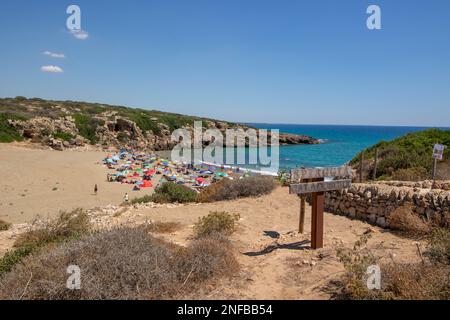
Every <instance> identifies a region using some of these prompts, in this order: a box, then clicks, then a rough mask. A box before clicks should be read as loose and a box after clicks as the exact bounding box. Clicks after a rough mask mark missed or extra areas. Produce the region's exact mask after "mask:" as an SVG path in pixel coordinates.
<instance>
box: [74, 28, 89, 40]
mask: <svg viewBox="0 0 450 320" xmlns="http://www.w3.org/2000/svg"><path fill="white" fill-rule="evenodd" d="M70 33H71V34H72V35H73V36H74V37H75V38H77V39H78V40H86V39H87V38H89V33H87V31H84V30H71V31H70Z"/></svg>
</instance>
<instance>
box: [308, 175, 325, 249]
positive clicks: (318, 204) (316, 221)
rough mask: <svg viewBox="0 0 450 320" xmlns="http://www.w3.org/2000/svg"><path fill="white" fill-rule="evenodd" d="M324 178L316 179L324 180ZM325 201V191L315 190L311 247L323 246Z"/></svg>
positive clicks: (318, 247)
mask: <svg viewBox="0 0 450 320" xmlns="http://www.w3.org/2000/svg"><path fill="white" fill-rule="evenodd" d="M323 180H324V179H323V178H319V179H314V181H323ZM324 203H325V193H324V192H314V193H313V194H312V208H311V248H313V249H320V248H323V208H324Z"/></svg>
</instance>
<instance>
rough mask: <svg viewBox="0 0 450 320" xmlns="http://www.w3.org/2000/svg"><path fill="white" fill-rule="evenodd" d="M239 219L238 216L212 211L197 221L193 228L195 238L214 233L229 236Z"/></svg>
mask: <svg viewBox="0 0 450 320" xmlns="http://www.w3.org/2000/svg"><path fill="white" fill-rule="evenodd" d="M239 219H240V216H239V215H238V214H230V213H228V212H224V211H221V212H219V211H214V212H211V213H210V214H208V215H207V216H204V217H201V218H200V219H199V221H198V222H197V223H196V224H195V226H194V232H195V235H196V237H197V238H201V237H205V236H209V235H212V234H215V233H221V234H224V235H230V234H232V233H233V232H234V231H235V229H236V222H237V221H239Z"/></svg>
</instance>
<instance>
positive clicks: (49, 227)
mask: <svg viewBox="0 0 450 320" xmlns="http://www.w3.org/2000/svg"><path fill="white" fill-rule="evenodd" d="M89 229H90V222H89V217H88V216H87V213H86V212H84V211H83V210H81V209H76V210H74V211H72V212H61V213H60V215H59V216H58V218H56V219H55V220H48V221H44V222H43V223H39V224H38V223H37V222H35V223H34V225H33V226H32V228H31V229H30V230H29V231H27V232H25V233H22V234H20V235H19V236H18V237H17V239H16V241H15V242H14V249H13V250H11V251H8V252H7V253H6V254H5V255H4V256H3V257H2V258H0V277H1V276H2V275H4V274H5V273H7V272H9V271H11V270H12V269H13V267H14V266H15V265H16V264H18V263H20V262H21V261H22V260H23V259H24V258H25V257H26V256H28V255H30V254H32V253H35V252H37V251H39V250H40V249H41V248H42V247H45V246H47V245H50V244H58V243H61V242H63V241H67V240H70V239H74V238H77V237H80V236H81V235H83V234H86V233H87V232H89Z"/></svg>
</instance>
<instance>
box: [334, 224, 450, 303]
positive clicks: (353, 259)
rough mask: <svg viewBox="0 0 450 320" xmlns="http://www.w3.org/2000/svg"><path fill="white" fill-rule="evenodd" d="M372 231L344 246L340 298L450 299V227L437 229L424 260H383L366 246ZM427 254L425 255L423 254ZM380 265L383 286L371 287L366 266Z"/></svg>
mask: <svg viewBox="0 0 450 320" xmlns="http://www.w3.org/2000/svg"><path fill="white" fill-rule="evenodd" d="M369 238H370V233H366V234H364V235H363V236H361V238H360V239H359V240H358V242H357V243H356V244H355V246H354V247H353V248H352V249H344V248H341V249H339V250H338V257H339V259H340V261H341V262H342V263H343V264H344V267H345V269H346V271H347V272H346V274H345V276H344V277H343V279H342V282H341V283H340V291H339V293H338V294H337V295H336V298H339V299H354V300H367V299H370V300H449V299H450V277H449V274H450V265H449V259H448V258H449V253H450V252H449V248H450V231H449V230H447V229H435V230H434V231H433V232H432V236H431V237H430V239H429V242H428V248H427V251H426V252H425V253H424V255H423V256H421V258H422V262H418V263H398V262H395V261H394V260H392V261H391V262H382V261H381V260H380V259H379V258H378V257H376V256H374V255H373V254H372V252H371V251H370V249H368V247H367V241H368V239H369ZM424 257H425V258H424ZM375 264H376V265H378V266H379V267H380V271H381V288H380V289H369V288H368V286H367V279H368V278H367V277H368V274H367V273H366V272H367V268H368V267H369V266H370V265H375Z"/></svg>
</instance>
